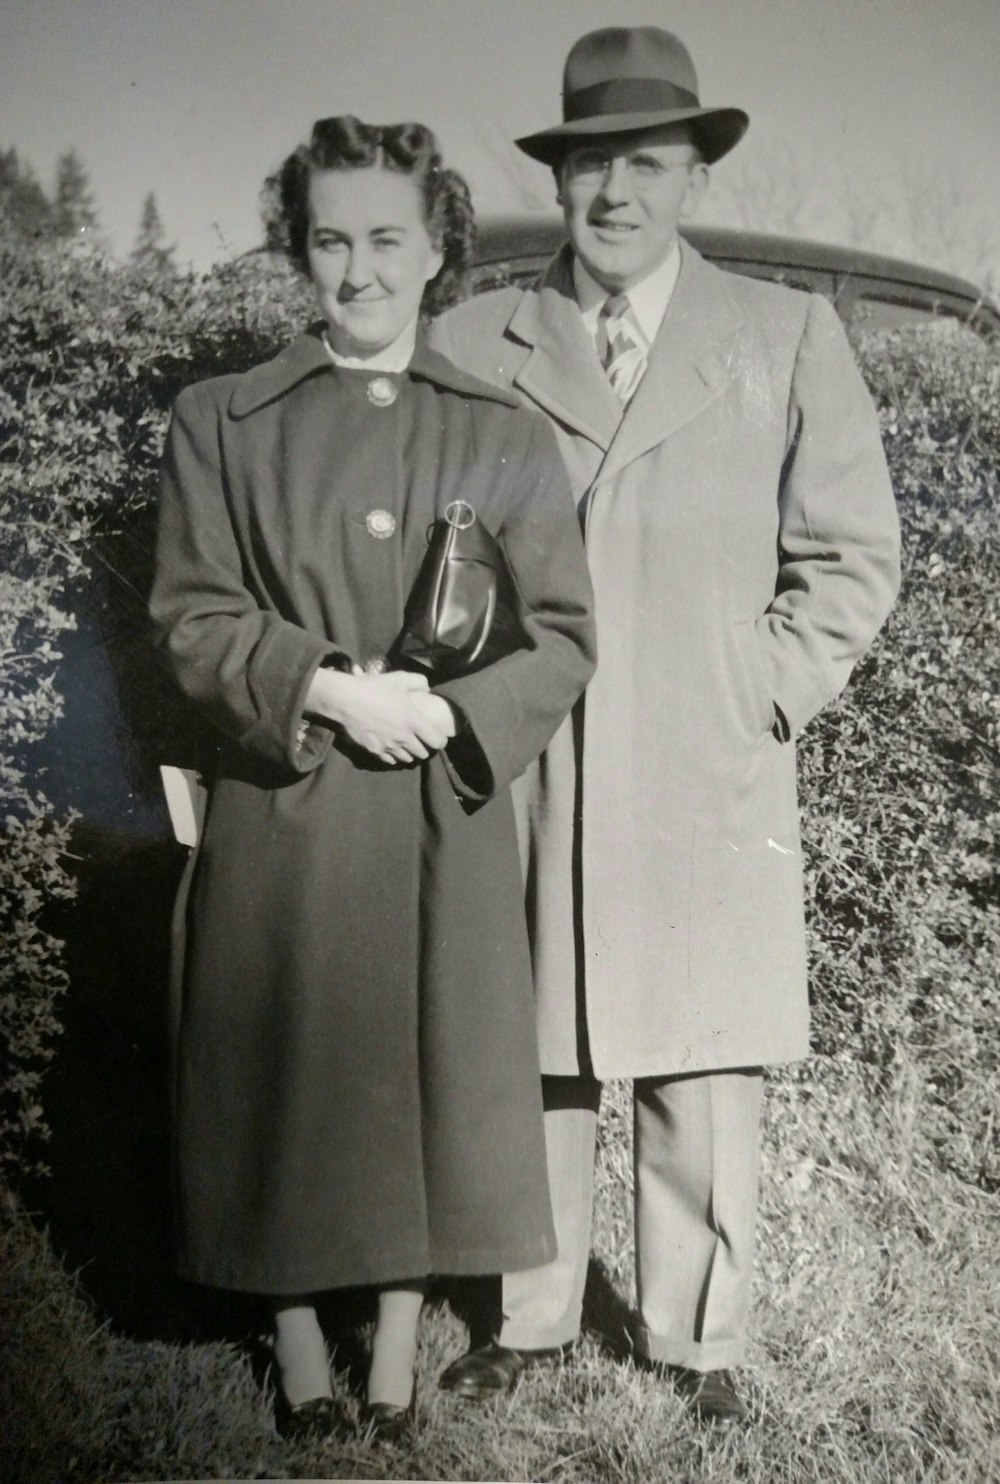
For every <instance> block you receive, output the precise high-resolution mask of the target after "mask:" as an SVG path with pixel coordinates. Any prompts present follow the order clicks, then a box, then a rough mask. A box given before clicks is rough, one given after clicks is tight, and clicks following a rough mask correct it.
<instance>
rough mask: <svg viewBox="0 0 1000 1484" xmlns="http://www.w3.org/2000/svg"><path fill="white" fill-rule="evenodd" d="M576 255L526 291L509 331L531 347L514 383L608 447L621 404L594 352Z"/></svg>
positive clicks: (562, 257)
mask: <svg viewBox="0 0 1000 1484" xmlns="http://www.w3.org/2000/svg"><path fill="white" fill-rule="evenodd" d="M569 264H570V257H569V253H568V251H567V250H566V249H564V250H563V251H562V252H561V253H560V254H559V256H558V257H556V258H555V259H553V261H552V263H550V265H549V267H548V269H547V270H546V273H545V275H544V277H543V278H542V280H541V282H540V283H539V285H538V287H537V288H535V289H531V290H529V291H528V292H527V293H525V294H524V295H522V297H521V300H520V302H519V303H518V307H517V309H516V310H515V311H514V314H513V315H512V317H511V319H510V322H509V324H508V327H507V329H508V333H509V334H511V335H513V336H514V337H515V338H517V339H518V340H521V341H523V342H524V344H525V345H527V346H529V347H530V354H529V356H528V359H527V360H526V361H525V362H524V364H523V365H522V366H521V367H520V368H519V370H518V371H516V372H515V374H514V378H513V379H514V385H515V386H516V387H517V388H518V390H519V391H520V392H521V393H522V395H523V396H525V397H526V398H528V400H529V401H531V402H533V403H535V405H536V406H538V407H540V408H542V410H543V411H544V412H547V413H548V414H549V416H550V417H552V418H554V419H555V420H556V421H557V422H559V423H562V424H564V425H565V426H566V427H569V428H573V429H574V430H575V431H576V432H578V433H582V434H583V435H584V437H585V438H589V439H590V440H591V442H592V443H596V444H597V445H598V447H599V448H601V449H607V448H608V446H609V445H610V443H611V441H612V439H613V438H614V436H615V433H616V432H617V430H618V426H619V424H620V422H621V418H622V411H621V405H620V403H619V401H618V398H617V397H616V396H615V394H614V392H613V391H612V390H611V385H610V383H609V381H608V379H607V377H606V376H605V374H604V372H603V371H602V370H601V367H600V365H599V363H598V360H597V357H596V355H595V354H594V347H593V344H592V343H591V340H590V336H589V335H588V334H587V332H586V330H585V329H584V327H583V321H582V319H581V318H580V311H579V309H578V308H577V305H576V299H575V297H574V294H573V282H572V275H571V272H570V267H569Z"/></svg>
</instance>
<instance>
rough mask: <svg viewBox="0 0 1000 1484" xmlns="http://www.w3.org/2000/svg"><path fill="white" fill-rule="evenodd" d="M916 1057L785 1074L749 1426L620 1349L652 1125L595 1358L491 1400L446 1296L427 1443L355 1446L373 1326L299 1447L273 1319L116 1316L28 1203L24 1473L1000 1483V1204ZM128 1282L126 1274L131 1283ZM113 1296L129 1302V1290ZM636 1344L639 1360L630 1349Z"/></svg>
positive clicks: (597, 1283)
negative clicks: (935, 1154) (280, 1380)
mask: <svg viewBox="0 0 1000 1484" xmlns="http://www.w3.org/2000/svg"><path fill="white" fill-rule="evenodd" d="M922 1114H923V1109H922V1105H921V1093H920V1089H919V1085H918V1082H917V1079H916V1078H915V1077H914V1076H913V1075H912V1074H911V1073H910V1072H909V1071H908V1070H907V1068H906V1066H905V1065H903V1066H901V1067H899V1068H897V1071H896V1074H895V1077H894V1080H893V1081H892V1082H891V1083H890V1084H889V1086H888V1087H886V1086H885V1085H884V1083H883V1085H882V1087H881V1088H880V1089H879V1093H878V1097H877V1098H876V1097H875V1096H874V1095H873V1093H872V1091H871V1090H870V1089H867V1088H866V1087H865V1085H864V1083H863V1079H862V1074H861V1073H860V1071H859V1070H857V1069H855V1068H852V1067H849V1066H847V1065H839V1064H836V1063H831V1062H826V1063H816V1064H813V1066H812V1067H811V1068H810V1069H809V1072H808V1075H806V1076H801V1077H800V1076H799V1075H797V1074H789V1075H788V1076H787V1077H785V1078H780V1079H776V1080H775V1081H773V1082H772V1086H771V1090H770V1096H769V1112H768V1133H767V1140H766V1154H765V1179H764V1187H763V1207H762V1220H761V1231H760V1255H759V1261H758V1281H757V1290H756V1292H757V1298H756V1304H755V1311H754V1320H753V1348H752V1357H751V1365H750V1366H749V1367H748V1370H747V1372H746V1374H745V1377H744V1382H745V1390H746V1394H747V1397H748V1400H749V1402H750V1405H751V1409H752V1414H753V1421H752V1425H751V1426H750V1427H748V1428H747V1429H746V1430H742V1431H739V1432H736V1433H730V1434H728V1435H724V1434H720V1435H714V1434H712V1433H707V1434H706V1433H704V1432H700V1431H699V1430H697V1429H696V1428H695V1427H694V1426H693V1425H692V1424H691V1423H690V1422H689V1421H688V1419H687V1417H686V1416H685V1414H684V1412H683V1410H682V1407H681V1405H680V1403H679V1401H678V1400H677V1398H676V1397H675V1396H674V1394H673V1393H672V1391H671V1390H670V1389H669V1388H667V1387H665V1386H664V1385H663V1384H662V1383H660V1382H658V1381H657V1380H655V1379H654V1378H652V1377H650V1376H649V1375H646V1374H644V1373H642V1372H640V1371H638V1370H637V1369H636V1368H635V1367H634V1366H633V1365H632V1364H631V1362H630V1361H629V1360H628V1358H627V1354H625V1355H624V1356H623V1355H622V1354H621V1353H620V1352H621V1349H622V1340H623V1322H624V1318H625V1315H626V1312H627V1305H628V1301H629V1299H630V1294H631V1283H632V1251H631V1223H630V1210H631V1197H630V1192H629V1189H628V1184H629V1179H628V1144H629V1122H630V1120H629V1112H628V1108H627V1106H626V1102H625V1098H624V1096H623V1094H622V1093H621V1092H620V1091H619V1090H617V1089H616V1090H614V1092H613V1094H612V1096H611V1097H610V1098H609V1100H608V1104H607V1106H606V1108H605V1110H604V1116H603V1122H602V1149H601V1174H600V1181H599V1192H600V1193H599V1198H598V1210H597V1213H596V1238H595V1243H596V1258H597V1264H596V1265H595V1269H594V1272H593V1274H592V1279H593V1281H592V1283H591V1285H590V1288H589V1291H588V1302H587V1315H588V1332H587V1334H586V1336H585V1338H584V1340H583V1342H582V1343H581V1345H580V1347H579V1348H578V1350H577V1352H576V1353H575V1355H574V1356H573V1357H572V1358H571V1360H569V1361H568V1362H567V1363H565V1364H560V1365H557V1366H554V1367H553V1368H551V1369H549V1370H546V1371H545V1372H534V1373H528V1374H526V1375H524V1376H523V1377H522V1378H521V1379H520V1381H519V1383H518V1385H517V1387H516V1389H515V1391H514V1392H513V1393H512V1394H511V1395H510V1396H509V1397H504V1398H502V1399H501V1400H498V1401H496V1402H494V1403H492V1404H490V1405H489V1406H487V1407H485V1408H482V1409H476V1408H469V1407H468V1406H466V1405H463V1404H461V1403H459V1402H457V1401H456V1400H455V1399H454V1398H451V1397H448V1396H445V1395H444V1394H441V1393H439V1392H437V1391H436V1389H435V1384H434V1382H435V1377H436V1374H437V1373H438V1371H439V1370H440V1369H441V1367H442V1365H443V1364H444V1363H445V1362H446V1360H447V1359H449V1358H451V1357H452V1356H453V1355H454V1354H456V1353H458V1352H459V1351H460V1350H461V1348H462V1347H463V1344H464V1336H465V1331H464V1327H463V1326H462V1325H461V1324H460V1323H459V1321H458V1320H457V1319H456V1318H455V1317H454V1315H453V1313H452V1312H451V1310H450V1309H449V1307H448V1306H447V1304H445V1303H444V1301H443V1300H438V1301H436V1302H435V1303H434V1304H432V1305H430V1306H429V1307H428V1310H427V1311H426V1313H425V1318H424V1321H423V1330H422V1348H421V1359H420V1375H419V1379H420V1383H421V1389H420V1421H421V1426H420V1432H419V1437H418V1440H417V1441H416V1443H415V1444H414V1446H413V1447H412V1448H410V1449H405V1450H404V1449H396V1448H386V1447H382V1448H378V1447H372V1446H370V1445H366V1444H365V1443H363V1442H361V1441H359V1440H358V1439H357V1438H356V1436H354V1435H353V1432H352V1429H351V1425H350V1424H351V1419H352V1417H353V1416H354V1415H355V1413H356V1400H355V1393H354V1390H353V1388H355V1387H356V1386H357V1381H358V1377H359V1374H360V1371H361V1366H362V1364H363V1346H364V1339H365V1331H364V1326H363V1315H362V1314H360V1313H357V1312H355V1313H354V1314H353V1316H352V1315H351V1314H350V1313H348V1315H347V1319H346V1321H345V1316H344V1314H343V1313H341V1314H340V1315H339V1318H338V1319H337V1320H336V1322H335V1323H334V1324H333V1327H332V1330H331V1339H332V1340H334V1341H335V1343H336V1352H335V1356H334V1367H335V1371H336V1390H337V1396H338V1399H339V1401H340V1403H341V1404H342V1409H343V1413H344V1431H343V1435H342V1436H341V1437H339V1438H338V1439H336V1440H335V1441H333V1442H331V1443H328V1444H326V1445H325V1446H323V1447H321V1448H320V1447H297V1448H291V1447H288V1446H286V1445H284V1444H282V1443H281V1442H280V1441H279V1440H278V1438H277V1437H276V1435H275V1433H274V1429H273V1425H272V1420H271V1412H270V1404H269V1401H268V1397H267V1387H266V1383H265V1370H266V1362H265V1360H264V1356H263V1353H262V1351H261V1348H260V1346H259V1344H258V1343H257V1340H256V1337H255V1334H254V1326H253V1324H252V1323H246V1322H244V1327H243V1330H242V1331H241V1330H240V1321H239V1320H238V1319H237V1320H234V1318H233V1316H230V1317H229V1318H228V1319H227V1320H225V1321H223V1322H222V1323H217V1324H216V1326H215V1328H216V1334H215V1336H214V1337H210V1338H192V1337H191V1335H192V1333H193V1332H192V1331H191V1330H190V1328H189V1329H188V1332H187V1334H186V1335H185V1333H184V1332H183V1327H181V1331H179V1332H178V1333H176V1334H172V1333H171V1326H170V1324H169V1323H168V1322H167V1321H166V1318H165V1319H164V1323H163V1325H162V1328H161V1334H162V1335H164V1336H167V1338H163V1337H157V1335H156V1334H155V1325H154V1326H152V1332H151V1329H150V1326H149V1325H148V1324H147V1326H146V1332H145V1333H144V1334H141V1335H140V1332H139V1329H138V1327H137V1326H136V1325H134V1324H130V1323H124V1322H120V1321H112V1320H108V1319H107V1318H105V1317H103V1316H102V1314H101V1312H99V1310H98V1308H97V1304H96V1303H95V1299H94V1296H93V1292H94V1289H95V1287H96V1288H97V1289H99V1290H100V1288H101V1285H100V1284H94V1283H92V1282H90V1278H91V1276H92V1274H91V1272H90V1270H85V1271H84V1272H83V1274H82V1275H81V1276H80V1277H78V1278H76V1279H73V1278H71V1277H69V1276H68V1275H67V1272H66V1268H65V1267H64V1266H63V1265H61V1264H60V1263H59V1262H58V1261H57V1260H56V1258H55V1256H54V1255H53V1251H52V1246H51V1244H50V1242H49V1241H48V1240H47V1238H46V1237H45V1236H43V1235H40V1234H39V1233H38V1232H37V1231H36V1229H35V1227H34V1226H32V1225H31V1224H29V1223H28V1222H27V1221H26V1220H25V1218H24V1217H23V1215H22V1214H20V1213H19V1212H18V1211H17V1210H16V1209H14V1208H13V1207H10V1208H8V1209H7V1210H6V1211H5V1213H4V1219H3V1227H4V1233H3V1238H4V1251H3V1263H2V1272H3V1277H2V1280H0V1281H2V1295H0V1299H2V1305H0V1307H2V1313H3V1315H4V1320H3V1325H4V1328H3V1333H2V1348H3V1351H4V1368H3V1380H2V1383H0V1386H2V1391H0V1409H2V1413H3V1416H4V1418H5V1419H6V1420H5V1422H4V1423H3V1428H4V1434H5V1437H4V1443H5V1448H4V1456H5V1460H6V1461H5V1465H4V1468H5V1477H6V1479H7V1480H8V1481H9V1484H28V1481H30V1484H50V1481H51V1484H56V1481H59V1484H69V1481H73V1480H79V1481H85V1480H93V1481H97V1480H100V1481H104V1484H111V1481H117V1480H126V1479H129V1480H152V1479H195V1478H196V1479H206V1478H213V1479H225V1478H228V1479H246V1478H258V1479H260V1478H269V1479H303V1478H316V1479H345V1478H351V1479H374V1478H385V1479H440V1480H444V1479H447V1480H474V1479H479V1480H483V1479H489V1480H536V1481H546V1484H548V1481H563V1484H577V1481H579V1484H597V1481H622V1484H626V1481H629V1484H631V1481H635V1484H640V1481H641V1484H649V1481H671V1484H683V1481H688V1480H690V1481H695V1480H698V1481H701V1480H705V1481H718V1484H723V1481H726V1484H728V1481H735V1480H741V1481H747V1484H784V1481H787V1484H811V1481H817V1484H819V1481H824V1484H825V1481H829V1484H834V1481H836V1484H843V1481H886V1484H889V1481H892V1484H906V1481H914V1484H916V1481H921V1484H924V1481H926V1484H945V1481H947V1484H952V1481H956V1484H957V1481H965V1480H968V1481H977V1484H980V1481H988V1480H991V1479H994V1478H1000V1447H998V1442H997V1437H996V1418H997V1416H998V1414H1000V1352H998V1335H1000V1276H998V1272H1000V1270H998V1265H997V1261H996V1249H997V1242H998V1238H1000V1221H998V1216H1000V1202H998V1199H997V1197H996V1196H990V1195H987V1194H985V1193H983V1192H982V1191H980V1190H978V1189H976V1188H975V1187H972V1186H969V1185H966V1184H963V1183H961V1182H960V1181H958V1180H957V1179H956V1178H955V1177H954V1176H953V1175H950V1174H947V1173H944V1172H942V1171H940V1170H939V1169H937V1168H936V1167H935V1166H934V1164H933V1163H932V1162H931V1160H930V1158H929V1156H928V1155H926V1154H925V1152H924V1148H923V1137H922V1132H921V1130H922ZM112 1286H113V1285H112ZM101 1291H103V1292H107V1280H106V1278H105V1287H104V1289H103V1290H101ZM616 1351H618V1352H619V1353H617V1354H616V1353H615V1352H616Z"/></svg>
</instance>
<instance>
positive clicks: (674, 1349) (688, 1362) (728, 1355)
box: [504, 1325, 747, 1371]
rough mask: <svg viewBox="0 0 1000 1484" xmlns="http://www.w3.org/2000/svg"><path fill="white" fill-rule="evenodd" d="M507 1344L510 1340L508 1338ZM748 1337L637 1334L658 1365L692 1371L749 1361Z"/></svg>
mask: <svg viewBox="0 0 1000 1484" xmlns="http://www.w3.org/2000/svg"><path fill="white" fill-rule="evenodd" d="M504 1343H509V1342H507V1341H505V1342H504ZM746 1350H747V1346H746V1340H745V1339H737V1340H711V1341H707V1342H705V1343H702V1342H700V1341H698V1340H680V1339H677V1338H669V1337H668V1338H663V1337H662V1336H659V1335H654V1334H651V1333H650V1332H649V1330H648V1329H646V1327H645V1326H644V1325H640V1326H639V1327H638V1328H637V1330H636V1334H635V1352H636V1354H637V1355H638V1356H640V1357H641V1358H642V1359H643V1360H649V1361H652V1362H653V1363H654V1364H656V1365H677V1366H684V1367H685V1368H686V1369H687V1370H690V1371H728V1370H732V1369H733V1368H734V1367H735V1366H741V1365H745V1364H746Z"/></svg>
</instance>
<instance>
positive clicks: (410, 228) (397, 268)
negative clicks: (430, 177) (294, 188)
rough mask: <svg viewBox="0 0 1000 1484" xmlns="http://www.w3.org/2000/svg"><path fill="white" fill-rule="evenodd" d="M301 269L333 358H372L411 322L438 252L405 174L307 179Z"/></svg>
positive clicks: (371, 170) (330, 174) (376, 170)
mask: <svg viewBox="0 0 1000 1484" xmlns="http://www.w3.org/2000/svg"><path fill="white" fill-rule="evenodd" d="M307 252H308V257H309V272H310V275H311V277H312V281H313V287H314V288H315V290H316V298H317V299H318V300H319V307H320V309H321V310H322V312H323V314H324V316H325V317H326V320H327V323H328V324H329V326H330V339H331V341H332V342H333V348H334V350H336V351H338V352H339V353H340V354H341V355H374V354H375V352H376V351H379V350H382V349H384V347H385V346H387V345H391V344H392V342H393V341H394V340H395V339H397V337H398V336H399V335H400V334H402V332H403V330H405V329H406V326H407V325H408V324H409V323H410V321H411V320H412V319H414V318H415V317H416V315H417V312H418V310H419V308H420V300H421V297H422V295H423V292H424V286H425V285H426V284H427V283H428V282H429V280H430V279H432V278H433V277H434V275H435V274H436V273H438V272H439V271H440V269H441V264H442V262H443V258H442V254H441V252H440V251H439V250H438V248H436V247H435V246H434V243H433V242H432V241H431V239H430V236H429V234H428V231H427V227H426V225H425V223H424V213H423V202H422V200H421V197H420V194H419V191H418V189H417V187H416V185H415V184H414V182H413V181H412V180H411V179H410V177H409V176H406V175H401V174H400V173H399V172H398V171H396V170H386V169H384V168H383V167H382V166H380V165H373V166H371V167H368V168H365V169H359V170H318V171H315V172H314V173H313V175H312V178H311V180H310V182H309V237H308V243H307Z"/></svg>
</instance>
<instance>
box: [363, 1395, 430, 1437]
mask: <svg viewBox="0 0 1000 1484" xmlns="http://www.w3.org/2000/svg"><path fill="white" fill-rule="evenodd" d="M360 1428H361V1432H362V1434H363V1436H364V1437H366V1438H367V1439H369V1441H370V1442H373V1443H405V1442H408V1441H409V1439H410V1438H412V1436H413V1434H414V1433H415V1432H416V1428H417V1383H416V1380H414V1382H413V1390H412V1391H411V1392H410V1400H409V1404H408V1405H407V1406H405V1407H399V1406H397V1405H396V1404H395V1403H394V1402H365V1403H364V1405H363V1406H362V1408H361V1419H360Z"/></svg>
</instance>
